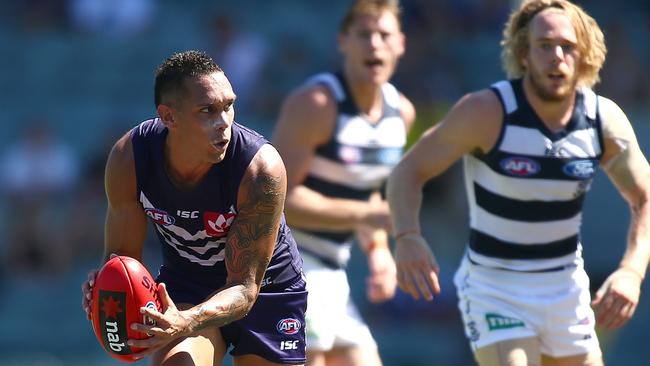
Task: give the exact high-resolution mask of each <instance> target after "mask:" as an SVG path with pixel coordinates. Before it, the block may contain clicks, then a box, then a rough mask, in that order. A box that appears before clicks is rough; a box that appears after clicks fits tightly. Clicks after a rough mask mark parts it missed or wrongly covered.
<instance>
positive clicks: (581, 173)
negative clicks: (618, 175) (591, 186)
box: [562, 160, 596, 179]
mask: <svg viewBox="0 0 650 366" xmlns="http://www.w3.org/2000/svg"><path fill="white" fill-rule="evenodd" d="M594 165H595V164H594V162H593V161H591V160H576V161H572V162H570V163H567V164H566V165H565V166H564V167H563V168H562V171H564V174H566V175H568V176H570V177H574V178H579V179H584V178H589V177H591V176H592V175H594V172H595V171H596V167H595V166H594Z"/></svg>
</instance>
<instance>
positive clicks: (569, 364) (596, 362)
mask: <svg viewBox="0 0 650 366" xmlns="http://www.w3.org/2000/svg"><path fill="white" fill-rule="evenodd" d="M542 365H543V366H603V365H604V363H603V356H602V353H601V352H590V353H587V354H583V355H576V356H568V357H550V356H546V355H542Z"/></svg>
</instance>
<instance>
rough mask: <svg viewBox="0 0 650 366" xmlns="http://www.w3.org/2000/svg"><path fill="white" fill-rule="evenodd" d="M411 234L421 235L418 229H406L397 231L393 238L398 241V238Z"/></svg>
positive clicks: (410, 235)
mask: <svg viewBox="0 0 650 366" xmlns="http://www.w3.org/2000/svg"><path fill="white" fill-rule="evenodd" d="M412 236H422V234H421V233H420V229H406V230H402V231H399V232H397V233H396V234H395V236H394V238H395V241H398V240H400V239H404V238H408V237H412Z"/></svg>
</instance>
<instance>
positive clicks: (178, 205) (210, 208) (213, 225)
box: [131, 118, 302, 291]
mask: <svg viewBox="0 0 650 366" xmlns="http://www.w3.org/2000/svg"><path fill="white" fill-rule="evenodd" d="M167 133H168V130H167V128H166V127H165V126H164V125H163V123H162V122H161V121H160V119H158V118H155V119H150V120H147V121H144V122H142V123H141V124H140V125H138V126H136V127H135V128H134V129H133V130H131V141H132V144H133V155H134V159H135V168H136V179H137V194H138V200H139V202H140V204H141V205H142V208H143V209H144V212H145V214H146V215H147V216H148V218H149V219H150V221H151V222H152V223H153V227H154V228H155V231H156V234H157V236H158V238H159V239H160V242H161V243H162V259H163V264H162V265H163V267H165V266H166V267H169V268H171V269H174V270H175V271H176V272H178V273H186V274H188V275H190V276H191V277H192V278H193V279H195V280H196V281H197V282H199V283H202V284H204V285H208V286H214V288H215V289H217V288H220V287H221V286H223V285H224V284H225V280H226V276H227V271H226V266H225V263H224V254H225V251H224V248H225V246H226V236H227V235H228V231H229V229H230V225H231V224H232V222H233V220H235V218H236V217H237V193H238V190H239V183H240V181H241V179H242V177H243V176H244V173H245V171H246V168H247V167H248V165H249V163H250V162H251V160H252V159H253V157H254V156H255V154H256V153H257V151H258V150H259V149H260V147H261V146H262V145H264V144H266V143H267V140H266V139H265V138H264V137H262V136H261V135H259V134H257V133H256V132H255V131H253V130H250V129H248V128H246V127H244V126H242V125H239V124H237V123H233V125H232V135H231V139H230V143H229V144H228V147H227V150H226V155H225V157H224V159H223V160H222V161H221V162H219V163H218V164H214V165H213V166H212V167H211V168H210V170H209V171H208V172H207V173H206V175H205V177H204V178H203V179H202V181H201V182H200V183H199V184H198V185H197V186H196V187H193V188H191V189H179V188H178V187H177V186H175V185H174V184H173V183H172V181H171V180H170V178H169V176H168V174H167V170H166V167H165V159H164V146H165V139H166V137H167ZM301 268H302V259H301V258H300V255H299V254H298V251H297V248H296V244H295V241H294V240H293V237H292V236H291V232H290V231H289V229H288V227H287V225H286V223H285V221H284V215H283V216H282V221H281V224H280V229H279V233H278V239H277V243H276V245H275V249H274V251H273V256H272V258H271V262H270V263H269V267H268V268H267V271H266V274H265V279H264V280H265V284H271V283H274V284H280V283H285V282H287V281H293V280H294V279H295V278H296V276H299V275H300V272H301ZM262 291H264V287H262Z"/></svg>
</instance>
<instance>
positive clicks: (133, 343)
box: [126, 337, 164, 359]
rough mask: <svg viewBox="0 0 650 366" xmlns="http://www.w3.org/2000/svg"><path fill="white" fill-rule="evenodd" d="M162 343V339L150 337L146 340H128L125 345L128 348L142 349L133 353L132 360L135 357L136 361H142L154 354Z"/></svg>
mask: <svg viewBox="0 0 650 366" xmlns="http://www.w3.org/2000/svg"><path fill="white" fill-rule="evenodd" d="M163 342H164V340H163V339H160V338H157V337H151V338H147V339H129V340H128V341H127V342H126V343H127V344H128V345H129V346H130V347H136V348H144V349H143V350H141V351H139V352H135V353H133V357H134V358H136V357H137V359H142V358H144V357H147V356H149V355H150V354H152V353H154V352H155V351H156V350H157V349H158V348H159V347H160V346H161V345H162V344H163Z"/></svg>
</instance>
